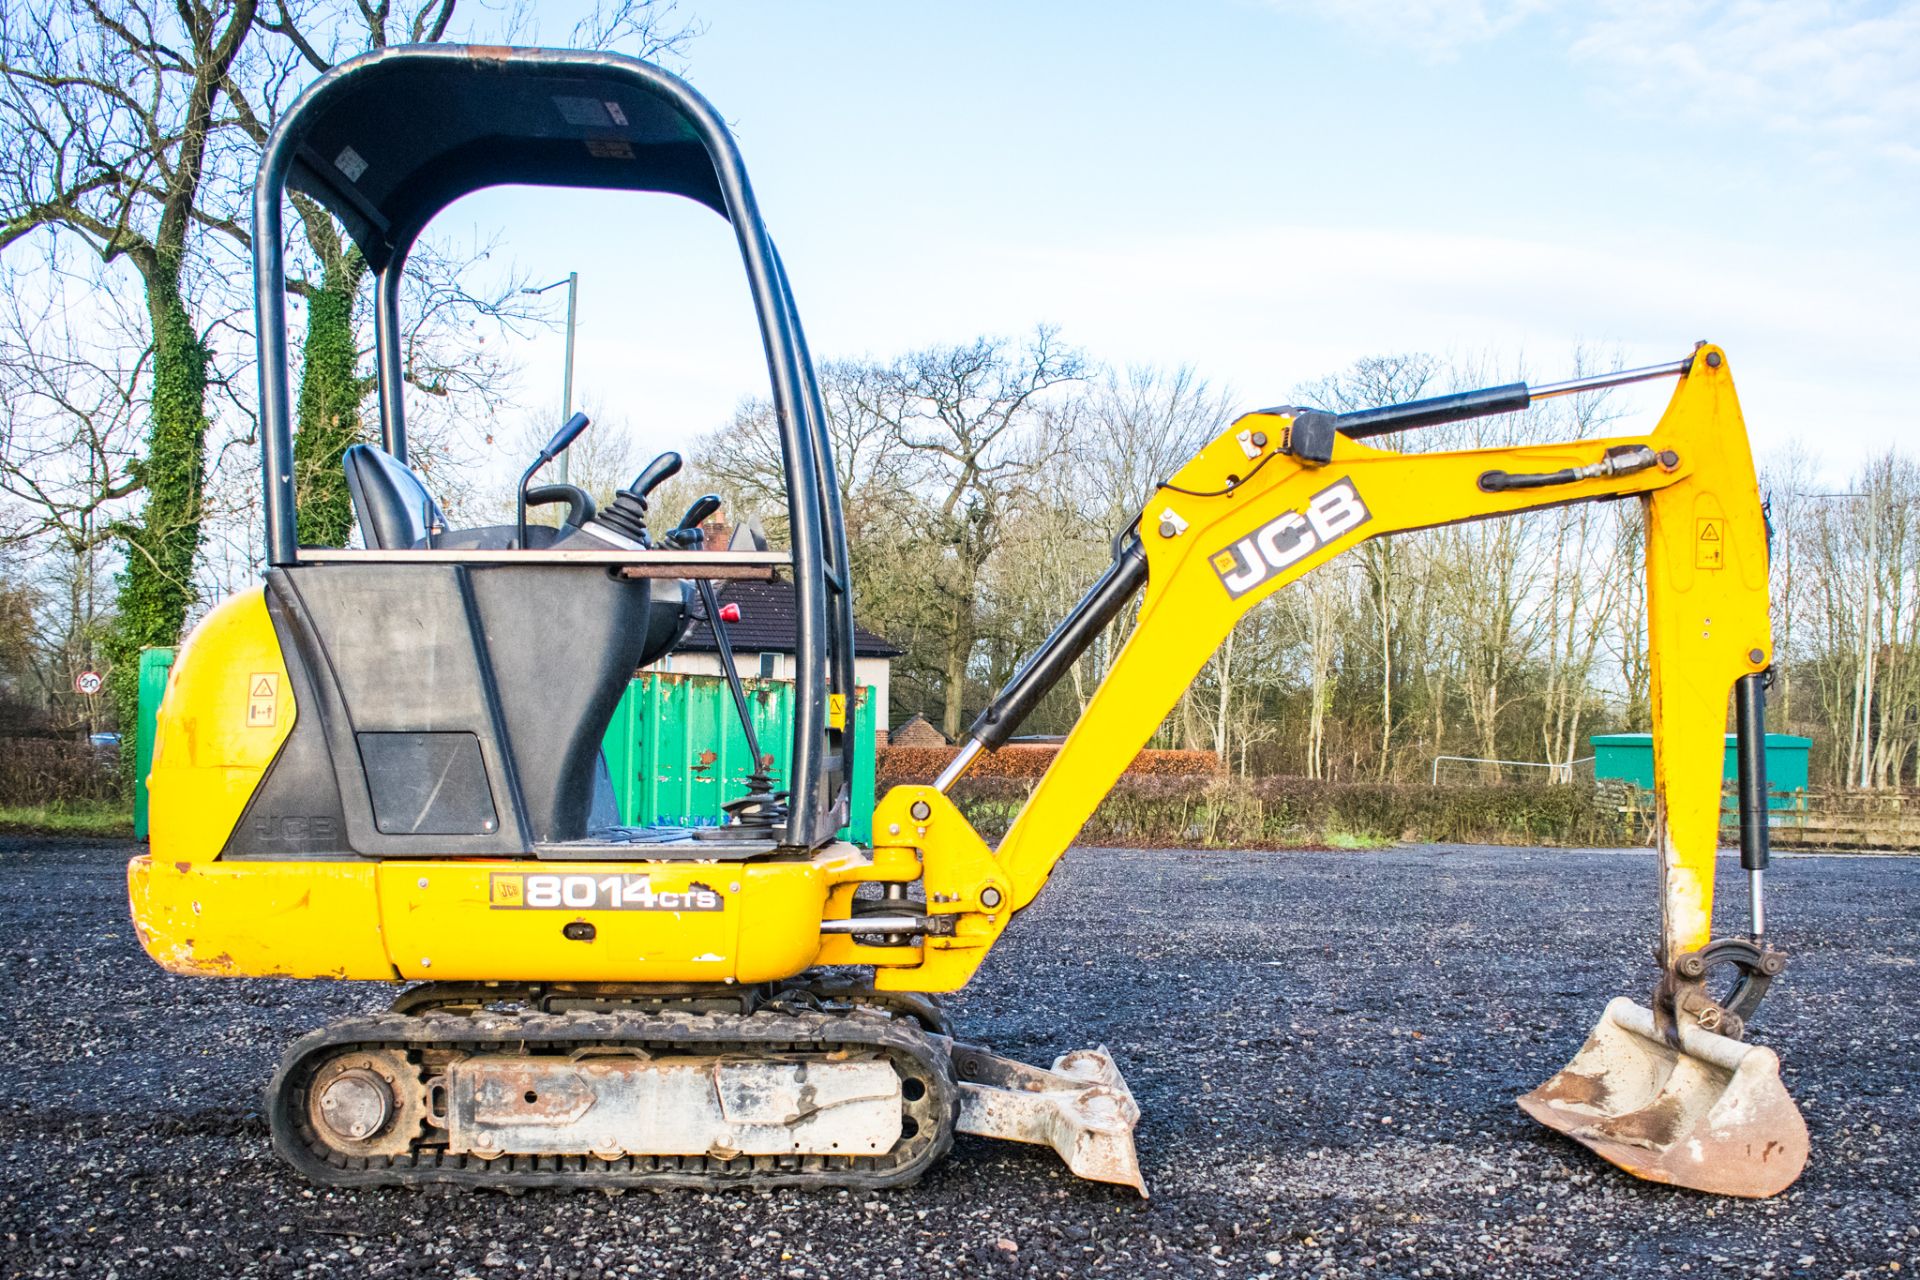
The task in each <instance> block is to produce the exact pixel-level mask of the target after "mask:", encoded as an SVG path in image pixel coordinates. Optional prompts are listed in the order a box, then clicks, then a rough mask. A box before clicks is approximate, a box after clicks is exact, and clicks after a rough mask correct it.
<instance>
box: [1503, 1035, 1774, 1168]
mask: <svg viewBox="0 0 1920 1280" xmlns="http://www.w3.org/2000/svg"><path fill="white" fill-rule="evenodd" d="M1679 1040H1680V1045H1679V1047H1678V1048H1675V1047H1674V1046H1672V1045H1670V1044H1668V1043H1667V1041H1666V1039H1665V1038H1664V1037H1663V1036H1661V1035H1660V1033H1659V1031H1658V1030H1657V1029H1656V1028H1655V1026H1654V1020H1653V1014H1652V1013H1651V1012H1650V1011H1649V1010H1647V1009H1646V1008H1644V1007H1643V1006H1641V1005H1638V1004H1635V1003H1634V1002H1633V1001H1632V1000H1628V999H1626V998H1625V997H1622V998H1619V999H1616V1000H1614V1001H1613V1002H1612V1003H1610V1004H1609V1005H1608V1006H1607V1010H1606V1012H1605V1013H1604V1014H1602V1015H1601V1017H1600V1021H1599V1023H1598V1025H1596V1026H1595V1027H1594V1029H1593V1033H1592V1034H1591V1035H1589V1036H1588V1037H1587V1042H1586V1043H1585V1044H1584V1045H1582V1046H1581V1047H1580V1052H1578V1053H1576V1054H1575V1055H1574V1056H1573V1061H1571V1062H1569V1063H1568V1064H1567V1065H1566V1066H1565V1067H1564V1068H1563V1069H1562V1070H1560V1071H1559V1072H1558V1073H1557V1074H1555V1075H1554V1077H1553V1078H1552V1079H1551V1080H1548V1081H1547V1082H1546V1083H1545V1084H1543V1085H1541V1086H1540V1087H1539V1088H1538V1089H1535V1090H1534V1091H1533V1092H1532V1093H1529V1094H1526V1095H1525V1096H1524V1097H1522V1098H1521V1099H1520V1100H1519V1101H1520V1108H1521V1110H1523V1111H1525V1112H1526V1113H1527V1114H1528V1115H1530V1116H1532V1117H1533V1118H1534V1119H1535V1120H1538V1121H1539V1122H1540V1123H1541V1124H1544V1125H1546V1126H1547V1127H1548V1128H1549V1129H1555V1130H1558V1131H1559V1132H1561V1133H1564V1134H1566V1135H1567V1136H1568V1137H1570V1138H1572V1139H1573V1140H1574V1141H1575V1142H1578V1143H1580V1144H1581V1145H1583V1146H1585V1147H1588V1148H1590V1149H1591V1150H1592V1151H1594V1152H1595V1153H1596V1154H1598V1155H1599V1156H1601V1157H1602V1158H1603V1159H1605V1160H1608V1161H1611V1162H1612V1163H1613V1164H1616V1165H1618V1166H1620V1167H1621V1168H1622V1169H1625V1170H1626V1171H1627V1172H1628V1173H1631V1174H1633V1175H1634V1176H1635V1177H1638V1178H1646V1179H1648V1180H1649V1181H1652V1182H1666V1183H1671V1184H1673V1185H1675V1186H1681V1187H1691V1188H1693V1189H1694V1190H1696V1191H1707V1192H1712V1193H1714V1194H1717V1195H1728V1196H1752V1197H1764V1196H1771V1195H1776V1194H1778V1193H1779V1192H1781V1191H1784V1190H1786V1188H1787V1187H1789V1186H1791V1185H1792V1184H1793V1180H1794V1179H1795V1178H1798V1177H1799V1176H1800V1170H1801V1169H1802V1168H1803V1167H1805V1165H1806V1162H1807V1126H1806V1122H1805V1121H1804V1120H1802V1119H1801V1117H1800V1109H1799V1108H1798V1107H1797V1106H1795V1105H1794V1102H1793V1099H1792V1098H1791V1097H1790V1096H1789V1095H1788V1094H1787V1090H1786V1086H1784V1085H1783V1084H1781V1083H1780V1059H1779V1058H1777V1057H1776V1056H1774V1053H1773V1051H1772V1050H1771V1049H1765V1048H1761V1047H1760V1046H1758V1045H1750V1044H1742V1043H1741V1042H1740V1041H1738V1040H1733V1039H1730V1038H1728V1037H1726V1036H1723V1035H1716V1034H1715V1033H1713V1032H1711V1031H1705V1030H1702V1029H1701V1028H1699V1027H1698V1026H1695V1025H1693V1024H1692V1023H1690V1022H1687V1021H1685V1020H1683V1022H1682V1025H1681V1028H1680V1033H1679Z"/></svg>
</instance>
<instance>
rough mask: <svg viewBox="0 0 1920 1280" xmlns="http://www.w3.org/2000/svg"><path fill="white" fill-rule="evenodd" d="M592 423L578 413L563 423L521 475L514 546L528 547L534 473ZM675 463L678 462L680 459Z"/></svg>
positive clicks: (559, 453)
mask: <svg viewBox="0 0 1920 1280" xmlns="http://www.w3.org/2000/svg"><path fill="white" fill-rule="evenodd" d="M592 421H593V420H592V419H591V418H589V417H587V415H586V414H584V413H576V414H574V415H573V416H572V417H571V418H568V419H567V420H566V421H565V422H563V423H561V424H560V429H559V430H558V431H556V432H554V433H553V439H551V440H549V441H547V446H546V448H544V449H542V450H540V456H539V457H537V458H535V459H534V460H533V465H532V466H530V467H528V468H527V469H526V470H525V471H522V472H521V473H520V489H519V497H520V507H519V513H518V515H517V516H516V518H515V520H514V532H515V535H516V537H515V541H514V544H513V545H514V546H516V547H521V548H524V547H525V546H526V545H527V486H528V485H529V484H531V483H532V482H533V473H534V472H536V471H538V470H539V469H540V468H542V467H544V466H546V465H547V464H548V463H549V462H552V461H553V460H554V459H555V458H557V457H559V456H560V455H561V454H563V453H565V452H566V451H567V446H568V445H570V444H572V443H573V442H574V441H575V440H578V439H579V438H580V433H581V432H582V431H585V430H586V429H587V427H588V425H589V424H590V423H591V422H592ZM675 461H676V462H677V461H678V459H675Z"/></svg>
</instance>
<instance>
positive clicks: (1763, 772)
mask: <svg viewBox="0 0 1920 1280" xmlns="http://www.w3.org/2000/svg"><path fill="white" fill-rule="evenodd" d="M1733 724H1734V732H1735V736H1736V739H1737V742H1738V745H1737V747H1736V748H1735V754H1736V755H1737V757H1738V761H1739V776H1740V783H1739V786H1740V865H1741V866H1742V867H1743V868H1745V869H1746V872H1747V889H1748V893H1749V895H1750V900H1749V901H1750V906H1749V911H1750V915H1751V919H1750V923H1751V926H1752V932H1753V936H1754V937H1755V938H1759V937H1761V936H1763V935H1764V934H1765V933H1766V931H1767V907H1766V875H1767V861H1768V856H1769V849H1768V832H1767V678H1766V675H1765V673H1764V672H1763V673H1757V674H1754V675H1746V676H1741V677H1740V679H1739V680H1738V681H1737V682H1736V683H1735V684H1734V690H1733Z"/></svg>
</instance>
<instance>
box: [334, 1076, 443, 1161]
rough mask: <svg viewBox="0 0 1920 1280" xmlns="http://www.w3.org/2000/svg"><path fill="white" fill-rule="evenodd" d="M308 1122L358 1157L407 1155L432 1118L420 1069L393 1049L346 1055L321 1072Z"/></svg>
mask: <svg viewBox="0 0 1920 1280" xmlns="http://www.w3.org/2000/svg"><path fill="white" fill-rule="evenodd" d="M306 1097H307V1119H308V1123H310V1124H312V1125H313V1126H314V1128H315V1129H317V1130H319V1131H321V1132H324V1133H325V1134H326V1135H327V1137H328V1139H329V1140H330V1141H331V1142H333V1144H334V1145H335V1146H337V1147H338V1148H340V1149H341V1150H342V1151H344V1152H346V1153H348V1154H349V1155H353V1156H362V1157H364V1156H395V1155H402V1154H404V1153H405V1152H406V1151H407V1150H408V1149H409V1148H410V1147H411V1146H412V1145H413V1143H414V1141H415V1140H416V1139H418V1138H419V1136H420V1133H421V1130H422V1127H423V1125H424V1124H425V1122H426V1120H427V1118H428V1116H427V1092H426V1086H425V1084H424V1083H423V1082H422V1081H421V1078H420V1069H419V1068H418V1067H417V1066H415V1065H413V1064H412V1063H411V1062H409V1061H408V1060H407V1056H406V1054H404V1053H402V1052H399V1051H397V1050H392V1049H373V1050H367V1051H362V1052H355V1053H345V1054H342V1055H340V1056H339V1057H337V1058H334V1059H333V1060H331V1061H330V1062H328V1063H327V1064H326V1065H325V1066H324V1067H322V1068H321V1069H320V1070H319V1071H318V1072H316V1073H315V1075H314V1078H313V1083H312V1084H311V1085H310V1086H308V1089H307V1095H306Z"/></svg>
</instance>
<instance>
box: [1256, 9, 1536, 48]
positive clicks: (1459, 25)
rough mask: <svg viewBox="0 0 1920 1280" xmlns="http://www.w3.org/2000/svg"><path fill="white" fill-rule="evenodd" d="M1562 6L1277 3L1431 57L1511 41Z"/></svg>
mask: <svg viewBox="0 0 1920 1280" xmlns="http://www.w3.org/2000/svg"><path fill="white" fill-rule="evenodd" d="M1555 2H1556V0H1272V3H1273V4H1274V5H1275V7H1277V8H1282V9H1305V10H1309V11H1311V12H1314V13H1317V14H1319V15H1320V16H1321V17H1324V18H1330V19H1333V20H1335V21H1338V22H1340V23H1343V24H1345V25H1347V26H1352V27H1357V28H1359V29H1360V30H1361V31H1364V32H1365V33H1366V34H1367V35H1368V36H1370V37H1373V38H1375V39H1380V40H1386V41H1389V42H1391V43H1394V44H1400V45H1405V46H1407V47H1409V48H1412V49H1415V50H1418V51H1420V52H1422V53H1425V54H1427V55H1429V56H1431V57H1436V58H1444V57H1449V56H1451V55H1452V54H1453V53H1454V52H1455V51H1456V50H1458V49H1460V48H1461V47H1462V46H1465V45H1469V44H1477V43H1479V42H1481V41H1483V40H1491V39H1494V38H1496V37H1498V36H1501V35H1505V34H1506V33H1507V32H1508V31H1510V30H1512V29H1513V28H1514V27H1517V26H1519V25H1520V24H1521V23H1522V22H1525V21H1526V20H1527V19H1528V18H1530V17H1532V16H1533V15H1534V14H1536V13H1542V12H1545V11H1546V10H1548V9H1550V8H1552V7H1553V5H1554V3H1555Z"/></svg>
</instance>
